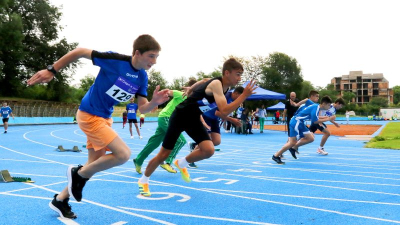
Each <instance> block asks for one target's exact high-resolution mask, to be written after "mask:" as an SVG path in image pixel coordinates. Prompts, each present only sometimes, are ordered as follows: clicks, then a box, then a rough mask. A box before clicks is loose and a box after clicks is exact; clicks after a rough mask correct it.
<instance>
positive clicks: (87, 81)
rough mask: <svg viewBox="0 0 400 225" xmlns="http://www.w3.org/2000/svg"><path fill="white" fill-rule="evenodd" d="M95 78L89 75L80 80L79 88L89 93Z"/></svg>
mask: <svg viewBox="0 0 400 225" xmlns="http://www.w3.org/2000/svg"><path fill="white" fill-rule="evenodd" d="M95 79H96V77H95V76H93V75H91V74H88V75H86V76H85V77H84V78H82V79H81V80H80V85H79V88H80V89H82V91H83V92H85V93H86V92H87V91H88V90H89V88H90V87H91V86H92V85H93V84H94V80H95Z"/></svg>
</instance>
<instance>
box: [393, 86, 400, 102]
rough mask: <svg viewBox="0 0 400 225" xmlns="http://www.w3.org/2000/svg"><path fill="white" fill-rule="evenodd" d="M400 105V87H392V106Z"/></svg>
mask: <svg viewBox="0 0 400 225" xmlns="http://www.w3.org/2000/svg"><path fill="white" fill-rule="evenodd" d="M399 103H400V86H399V85H397V86H394V87H393V104H399Z"/></svg>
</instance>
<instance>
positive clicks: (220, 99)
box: [206, 80, 257, 116]
mask: <svg viewBox="0 0 400 225" xmlns="http://www.w3.org/2000/svg"><path fill="white" fill-rule="evenodd" d="M256 88H257V87H256V86H255V82H253V81H251V82H249V84H248V85H247V86H246V87H245V88H244V90H243V93H242V94H241V95H239V97H238V98H237V99H236V100H235V101H233V102H232V103H230V104H228V103H227V101H226V97H225V95H224V92H223V90H222V83H221V81H219V80H214V81H212V82H211V83H210V84H209V85H208V86H207V88H206V94H207V95H214V99H215V103H216V104H217V106H218V111H219V112H220V113H221V114H223V115H224V116H227V115H229V113H231V112H233V111H234V110H235V109H237V108H238V107H239V106H240V104H241V103H242V102H244V101H245V100H246V98H247V97H249V96H250V95H252V94H253V93H254V90H255V89H256Z"/></svg>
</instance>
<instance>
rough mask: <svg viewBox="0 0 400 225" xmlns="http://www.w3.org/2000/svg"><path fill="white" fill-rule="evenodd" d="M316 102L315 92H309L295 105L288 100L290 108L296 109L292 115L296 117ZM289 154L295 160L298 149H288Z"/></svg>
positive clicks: (317, 97)
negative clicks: (306, 96)
mask: <svg viewBox="0 0 400 225" xmlns="http://www.w3.org/2000/svg"><path fill="white" fill-rule="evenodd" d="M318 100H319V92H318V91H315V90H311V91H310V92H309V93H308V98H305V99H303V100H301V101H299V102H298V103H296V102H294V101H292V100H291V99H289V101H290V104H291V105H292V106H294V107H297V108H298V109H297V111H296V112H295V113H294V115H297V114H298V113H299V112H301V111H303V110H304V109H305V108H307V107H308V106H310V105H313V104H316V103H318ZM288 122H289V125H290V121H288ZM288 130H290V129H288ZM289 135H290V134H289ZM289 137H290V136H289ZM289 152H290V154H291V155H292V157H293V158H295V159H297V156H296V154H300V152H299V149H298V147H297V148H296V149H295V148H290V149H289ZM281 158H282V156H281Z"/></svg>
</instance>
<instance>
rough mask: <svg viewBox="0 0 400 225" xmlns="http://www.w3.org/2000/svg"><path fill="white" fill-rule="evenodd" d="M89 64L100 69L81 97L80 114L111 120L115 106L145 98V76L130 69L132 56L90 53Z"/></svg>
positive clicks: (139, 71) (141, 71)
mask: <svg viewBox="0 0 400 225" xmlns="http://www.w3.org/2000/svg"><path fill="white" fill-rule="evenodd" d="M92 61H93V65H96V66H99V67H100V71H99V74H98V75H97V77H96V79H95V81H94V84H93V85H92V86H91V87H90V89H89V91H88V92H87V93H86V94H85V96H84V97H83V99H82V102H81V105H80V106H79V109H80V110H82V111H85V112H87V113H90V114H93V115H96V116H100V117H103V118H110V117H111V114H112V113H113V111H114V105H116V104H118V103H120V102H126V101H128V100H129V99H131V98H132V97H133V96H135V97H137V96H138V95H139V96H143V97H147V73H146V71H145V70H143V69H141V70H137V69H135V68H133V66H132V63H131V62H132V57H131V56H127V55H121V54H118V53H113V52H105V53H102V52H97V51H92Z"/></svg>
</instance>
